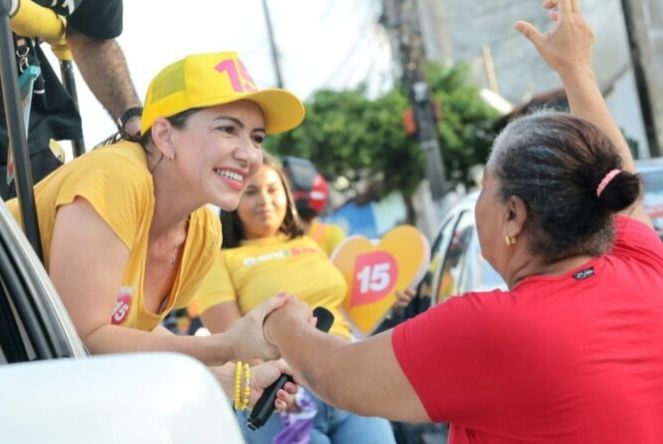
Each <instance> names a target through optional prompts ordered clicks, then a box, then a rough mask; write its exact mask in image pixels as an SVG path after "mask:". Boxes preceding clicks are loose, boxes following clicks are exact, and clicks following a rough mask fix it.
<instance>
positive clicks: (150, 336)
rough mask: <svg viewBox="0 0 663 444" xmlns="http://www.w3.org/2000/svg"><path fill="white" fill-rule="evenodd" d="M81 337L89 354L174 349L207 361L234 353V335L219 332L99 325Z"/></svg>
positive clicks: (219, 362) (221, 360) (213, 362)
mask: <svg viewBox="0 0 663 444" xmlns="http://www.w3.org/2000/svg"><path fill="white" fill-rule="evenodd" d="M82 339H83V342H84V343H85V345H86V346H87V347H88V349H89V350H90V352H92V353H93V354H105V353H125V352H130V353H131V352H147V351H163V352H177V353H183V354H186V355H189V356H192V357H194V358H196V359H198V360H199V361H201V362H203V363H205V364H207V365H222V364H225V363H226V362H227V361H230V360H231V359H233V355H234V344H233V342H234V339H233V338H230V337H227V335H223V334H220V335H211V336H202V337H201V336H181V335H167V334H156V333H154V332H148V331H141V330H136V329H132V328H126V327H120V326H116V325H103V326H101V327H99V328H97V329H95V330H93V331H92V332H90V333H89V334H88V335H87V336H86V337H84V338H82Z"/></svg>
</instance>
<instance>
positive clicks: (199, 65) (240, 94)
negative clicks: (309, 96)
mask: <svg viewBox="0 0 663 444" xmlns="http://www.w3.org/2000/svg"><path fill="white" fill-rule="evenodd" d="M237 100H250V101H252V102H254V103H256V104H257V105H258V106H259V107H260V108H261V109H262V112H263V115H264V117H265V130H266V131H267V134H276V133H280V132H283V131H288V130H290V129H293V128H296V127H297V126H298V125H299V124H300V123H302V120H304V105H303V104H302V102H301V101H300V100H299V99H298V98H297V97H296V96H295V95H294V94H292V93H291V92H289V91H286V90H284V89H278V88H271V89H263V90H258V88H257V87H256V85H255V83H254V82H253V80H252V79H251V76H250V75H249V73H248V71H247V70H246V67H245V66H244V63H242V61H241V60H240V58H239V56H238V55H237V53H236V52H216V53H208V54H193V55H189V56H187V57H185V58H183V59H182V60H178V61H177V62H175V63H172V64H171V65H168V66H167V67H165V68H164V69H163V70H161V72H160V73H159V74H157V75H156V77H155V78H154V79H152V82H150V86H149V88H148V89H147V95H146V97H145V104H144V105H143V117H142V120H141V128H140V133H141V134H145V133H146V132H147V131H148V130H149V129H150V128H151V127H152V124H153V123H154V121H155V120H156V119H157V118H158V117H170V116H174V115H175V114H179V113H181V112H183V111H186V110H188V109H192V108H205V107H209V106H216V105H223V104H224V103H230V102H235V101H237Z"/></svg>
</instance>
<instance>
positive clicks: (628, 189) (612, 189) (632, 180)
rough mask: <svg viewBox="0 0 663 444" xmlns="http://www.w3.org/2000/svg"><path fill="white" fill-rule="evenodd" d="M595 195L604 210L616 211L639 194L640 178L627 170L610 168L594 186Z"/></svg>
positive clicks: (628, 203) (623, 207)
mask: <svg viewBox="0 0 663 444" xmlns="http://www.w3.org/2000/svg"><path fill="white" fill-rule="evenodd" d="M596 196H597V199H598V200H599V201H600V202H601V205H602V206H603V207H604V208H605V209H606V210H609V211H612V212H614V213H616V212H618V211H621V210H623V209H626V208H628V207H630V206H631V205H632V204H633V202H635V201H636V199H637V198H638V197H639V196H640V178H639V177H638V175H637V174H632V173H629V172H627V171H622V170H617V169H614V170H611V171H609V172H608V173H606V174H605V175H604V176H603V178H602V179H601V182H599V184H598V185H597V186H596Z"/></svg>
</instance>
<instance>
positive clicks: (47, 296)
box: [0, 202, 86, 363]
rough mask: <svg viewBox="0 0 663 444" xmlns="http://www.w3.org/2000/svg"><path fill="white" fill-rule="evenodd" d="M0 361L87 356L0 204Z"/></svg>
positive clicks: (16, 226) (67, 317) (24, 240)
mask: <svg viewBox="0 0 663 444" xmlns="http://www.w3.org/2000/svg"><path fill="white" fill-rule="evenodd" d="M0 349H1V352H0V353H1V356H0V360H1V361H2V362H4V363H15V362H25V361H34V360H43V359H54V358H63V357H83V356H86V352H85V349H84V347H83V345H82V343H81V341H80V339H79V338H78V336H77V335H76V332H75V329H74V327H73V325H72V324H71V321H70V319H69V316H68V315H67V313H66V311H65V309H64V307H63V306H62V303H61V302H60V300H59V298H58V296H57V294H56V292H55V289H54V288H53V285H52V283H51V281H50V280H49V278H48V275H47V274H46V271H45V270H44V268H43V266H42V264H41V262H40V261H39V260H38V259H37V257H36V255H35V254H34V251H33V250H32V247H31V246H30V245H29V243H28V242H27V240H26V239H25V236H24V235H23V234H22V232H21V231H20V228H19V227H18V225H17V224H16V222H15V221H14V219H13V217H12V216H11V214H10V213H9V212H8V210H7V208H6V207H5V205H4V203H1V202H0Z"/></svg>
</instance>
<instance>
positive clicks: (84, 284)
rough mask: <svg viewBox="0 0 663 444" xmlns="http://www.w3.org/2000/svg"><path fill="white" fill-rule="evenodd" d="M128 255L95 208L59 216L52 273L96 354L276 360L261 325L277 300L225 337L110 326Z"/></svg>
mask: <svg viewBox="0 0 663 444" xmlns="http://www.w3.org/2000/svg"><path fill="white" fill-rule="evenodd" d="M128 258H129V251H128V249H127V247H126V246H125V245H124V243H123V242H122V241H121V240H120V239H119V238H118V237H117V236H116V234H115V232H114V231H113V230H112V229H111V228H110V227H109V226H108V225H107V224H106V223H105V222H104V221H103V219H102V218H101V217H100V216H99V215H98V213H97V212H96V211H95V210H94V208H93V207H92V205H90V204H89V203H88V201H86V200H85V199H82V198H77V199H76V200H75V201H74V202H73V203H71V204H68V205H65V206H62V207H61V208H60V209H59V210H58V214H57V216H56V220H55V227H54V230H53V238H52V242H51V254H50V264H49V273H50V275H51V278H52V280H53V283H54V284H55V287H56V288H57V290H58V293H59V294H60V297H61V298H62V301H63V303H64V305H65V307H66V308H67V311H68V312H69V315H70V316H71V319H72V321H73V323H74V325H75V326H76V329H77V331H78V334H79V335H80V337H81V339H82V340H83V342H84V343H85V344H86V345H87V347H88V348H89V349H90V351H91V352H92V353H116V352H138V351H173V352H180V353H184V354H187V355H190V356H193V357H195V358H197V359H199V360H200V361H202V362H204V363H206V364H208V365H218V364H223V363H225V362H226V361H229V360H232V359H243V360H246V359H250V358H255V357H263V358H275V357H277V356H278V353H277V351H276V350H275V349H274V348H273V347H271V346H269V345H268V344H266V343H265V342H264V338H263V336H262V330H261V328H260V327H261V325H262V320H263V318H264V316H265V315H266V314H267V313H269V312H270V311H271V310H272V309H274V308H276V307H278V306H280V305H281V304H282V301H280V300H278V299H277V298H273V299H271V300H269V301H268V302H266V303H265V304H263V305H262V306H260V307H259V308H257V309H256V310H254V311H253V312H251V313H250V314H248V315H247V316H245V317H244V318H243V319H242V321H241V322H236V323H235V325H234V326H233V328H232V329H231V330H229V331H228V332H227V333H225V334H218V335H211V336H208V337H195V336H177V335H162V334H156V333H154V332H148V331H140V330H136V329H132V328H126V327H122V326H117V325H112V324H111V315H112V313H113V310H114V306H115V301H116V297H117V292H118V291H119V289H120V286H121V282H122V277H123V274H124V269H125V265H126V263H127V260H128Z"/></svg>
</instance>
